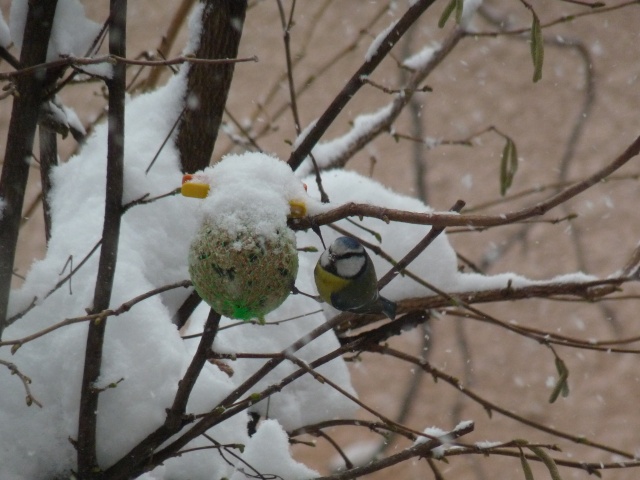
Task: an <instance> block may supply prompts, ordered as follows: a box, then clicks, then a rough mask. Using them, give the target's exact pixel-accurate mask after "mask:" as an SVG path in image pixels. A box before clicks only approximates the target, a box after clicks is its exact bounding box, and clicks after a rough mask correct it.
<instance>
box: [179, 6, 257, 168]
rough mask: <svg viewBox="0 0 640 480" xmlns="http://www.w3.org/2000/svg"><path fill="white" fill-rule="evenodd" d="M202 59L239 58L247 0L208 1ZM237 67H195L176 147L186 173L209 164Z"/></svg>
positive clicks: (201, 50) (190, 71)
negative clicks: (234, 70)
mask: <svg viewBox="0 0 640 480" xmlns="http://www.w3.org/2000/svg"><path fill="white" fill-rule="evenodd" d="M204 3H205V6H204V10H203V14H202V16H203V18H202V34H201V36H200V45H199V46H198V49H197V51H196V52H194V53H195V55H196V57H198V58H208V59H221V58H229V59H232V58H236V57H237V55H238V45H239V44H240V37H241V35H242V26H243V24H244V18H245V14H246V10H247V2H246V0H205V1H204ZM233 69H234V64H233V63H228V64H224V65H203V64H191V65H190V66H189V73H188V86H187V94H186V98H185V107H186V108H185V109H184V112H183V115H182V119H181V120H180V124H179V125H178V135H177V139H176V144H177V146H178V149H179V151H180V157H181V162H182V170H183V171H184V172H185V173H193V172H195V171H197V170H201V169H203V168H205V167H206V166H207V165H209V160H210V158H211V154H212V153H213V147H214V145H215V143H216V138H217V136H218V129H219V128H220V124H221V123H222V114H223V112H224V106H225V104H226V102H227V95H228V93H229V87H230V85H231V78H232V76H233Z"/></svg>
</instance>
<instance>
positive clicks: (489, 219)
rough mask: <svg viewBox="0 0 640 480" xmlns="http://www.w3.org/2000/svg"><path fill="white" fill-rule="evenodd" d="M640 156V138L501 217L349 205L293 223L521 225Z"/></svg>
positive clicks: (304, 225)
mask: <svg viewBox="0 0 640 480" xmlns="http://www.w3.org/2000/svg"><path fill="white" fill-rule="evenodd" d="M638 153H640V136H639V137H637V138H636V139H635V140H634V141H633V142H632V143H631V145H629V146H628V147H627V148H626V150H625V151H624V152H622V153H621V154H620V155H619V156H618V157H617V158H616V159H615V160H613V161H612V162H611V163H610V164H608V165H606V166H605V167H603V168H602V169H600V170H598V171H597V172H596V173H594V174H593V175H591V176H590V177H588V178H586V179H585V180H582V181H580V182H577V183H575V184H573V185H572V186H570V187H568V188H566V189H564V190H562V191H561V192H559V193H557V194H555V195H552V196H551V197H549V198H548V199H547V200H544V201H542V202H539V203H537V204H535V205H533V206H531V207H527V208H523V209H521V210H516V211H515V212H510V213H506V214H500V215H458V214H454V213H416V212H407V211H403V210H396V209H390V208H383V207H378V206H374V205H369V204H358V203H352V202H350V203H345V204H343V205H341V206H339V207H336V208H335V209H333V210H331V211H329V212H326V213H321V214H319V215H316V216H315V217H306V218H301V219H293V220H291V221H290V222H289V224H290V227H291V228H293V229H294V230H306V229H308V228H311V226H312V225H326V224H329V223H333V222H337V221H338V220H342V219H343V218H347V217H354V216H360V217H372V218H378V219H380V220H384V221H385V222H388V221H397V222H405V223H412V224H419V225H433V226H434V227H453V226H458V227H460V226H465V227H495V226H499V225H508V224H511V223H514V222H520V221H522V220H526V219H528V218H531V217H535V216H540V215H543V214H545V213H547V212H548V211H549V210H551V209H552V208H554V207H556V206H558V205H560V204H562V203H565V202H566V201H568V200H569V199H571V198H573V197H575V196H576V195H578V194H580V193H582V192H584V191H585V190H587V189H589V188H590V187H592V186H593V185H595V184H596V183H598V182H600V181H602V180H604V179H605V178H607V177H608V176H609V175H611V174H612V173H613V172H615V171H616V170H618V169H619V168H620V167H622V166H623V165H625V164H626V163H627V162H629V160H631V159H632V158H633V157H635V156H636V155H638Z"/></svg>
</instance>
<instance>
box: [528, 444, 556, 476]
mask: <svg viewBox="0 0 640 480" xmlns="http://www.w3.org/2000/svg"><path fill="white" fill-rule="evenodd" d="M527 448H528V449H529V450H531V451H532V452H533V453H534V455H535V456H536V457H538V458H539V459H540V460H542V463H544V465H545V466H546V467H547V470H549V475H551V479H552V480H562V477H561V476H560V472H559V471H558V466H557V465H556V462H555V461H554V460H553V458H551V456H550V455H549V454H548V453H547V452H546V451H545V450H544V449H542V448H540V447H534V446H532V445H529V446H527Z"/></svg>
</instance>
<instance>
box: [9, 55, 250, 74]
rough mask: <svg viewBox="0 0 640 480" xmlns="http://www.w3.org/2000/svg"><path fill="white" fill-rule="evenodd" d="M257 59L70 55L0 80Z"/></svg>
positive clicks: (225, 63) (229, 62)
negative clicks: (53, 71)
mask: <svg viewBox="0 0 640 480" xmlns="http://www.w3.org/2000/svg"><path fill="white" fill-rule="evenodd" d="M257 61H258V57H256V56H253V57H244V58H198V57H191V56H188V55H187V56H179V57H174V58H170V59H168V60H142V59H135V58H126V57H124V56H121V55H115V54H109V55H102V56H100V57H92V58H86V57H74V56H72V55H70V56H66V57H63V58H60V59H59V60H52V61H50V62H45V63H40V64H38V65H33V66H31V67H25V68H21V69H20V70H15V71H13V72H4V73H0V80H9V79H12V78H15V77H21V76H23V75H30V74H32V73H34V72H36V71H38V70H39V69H42V68H60V67H78V66H83V65H98V64H101V63H108V64H110V65H113V66H114V67H115V66H116V65H142V66H145V67H167V66H171V65H181V64H183V63H192V64H195V65H228V64H231V63H246V62H257Z"/></svg>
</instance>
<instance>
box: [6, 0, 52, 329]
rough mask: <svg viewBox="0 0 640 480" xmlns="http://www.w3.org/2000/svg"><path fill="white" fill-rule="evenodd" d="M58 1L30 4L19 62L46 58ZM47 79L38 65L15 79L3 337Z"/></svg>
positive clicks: (9, 137)
mask: <svg viewBox="0 0 640 480" xmlns="http://www.w3.org/2000/svg"><path fill="white" fill-rule="evenodd" d="M56 5H57V0H51V1H49V2H37V3H30V4H29V9H28V12H27V20H26V23H25V30H24V39H23V44H22V51H21V53H20V65H25V66H31V65H37V64H40V63H43V62H44V61H45V60H46V58H47V48H48V45H49V37H50V35H51V27H52V25H53V17H54V15H55V11H56ZM46 81H47V75H46V71H44V69H38V70H37V71H35V72H34V73H33V75H27V76H25V77H24V78H21V79H19V80H17V81H16V90H17V93H18V95H16V96H14V101H13V111H12V113H11V119H10V121H9V132H8V134H7V147H6V150H5V155H4V165H3V167H2V175H1V176H0V198H2V199H3V200H4V204H5V206H4V208H3V214H2V215H1V216H0V337H1V336H2V331H3V330H4V328H5V326H6V325H5V320H6V318H7V307H8V304H9V294H10V291H11V277H12V275H13V263H14V258H15V253H16V246H17V243H18V232H19V230H20V219H21V217H22V207H23V204H24V194H25V189H26V185H27V179H28V177H29V159H30V158H31V155H32V148H33V141H34V138H35V131H36V125H37V123H38V113H39V111H40V104H41V102H42V99H43V89H44V87H45V82H46Z"/></svg>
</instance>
